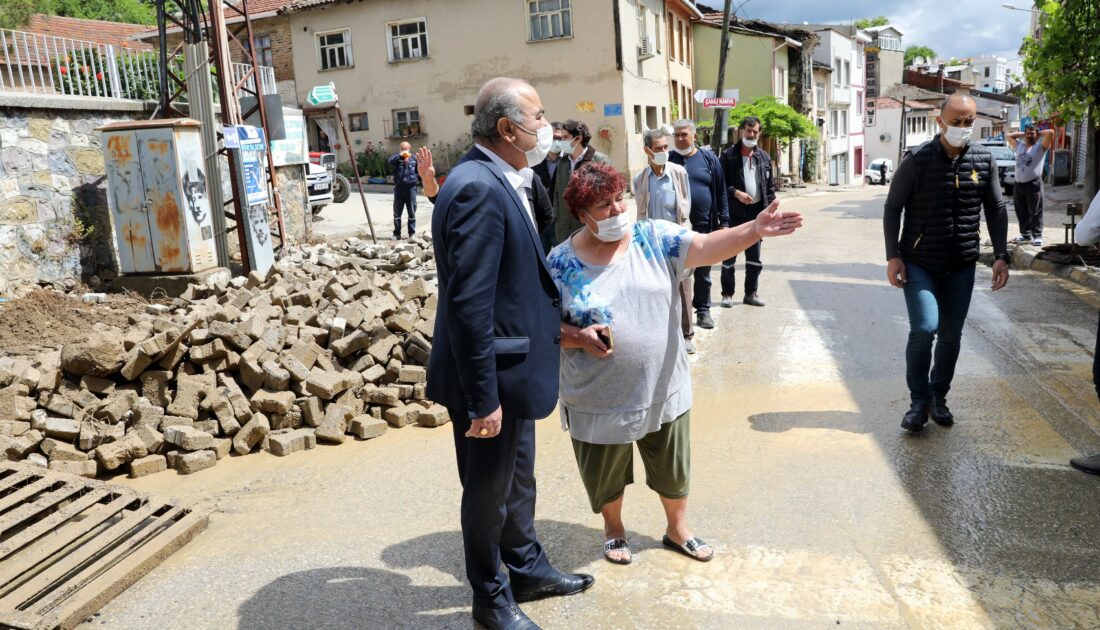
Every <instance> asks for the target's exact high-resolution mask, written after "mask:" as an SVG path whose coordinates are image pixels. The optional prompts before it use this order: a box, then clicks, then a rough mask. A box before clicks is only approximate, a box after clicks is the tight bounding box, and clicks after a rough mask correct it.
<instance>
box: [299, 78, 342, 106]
mask: <svg viewBox="0 0 1100 630" xmlns="http://www.w3.org/2000/svg"><path fill="white" fill-rule="evenodd" d="M335 102H336V85H335V84H334V83H329V84H328V85H318V86H317V87H315V88H313V89H312V90H310V91H309V96H307V97H306V103H309V104H310V105H311V106H313V107H317V106H319V105H329V104H333V103H335Z"/></svg>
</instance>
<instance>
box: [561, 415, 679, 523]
mask: <svg viewBox="0 0 1100 630" xmlns="http://www.w3.org/2000/svg"><path fill="white" fill-rule="evenodd" d="M690 429H691V412H690V411H685V412H684V414H683V415H681V416H680V417H679V418H676V419H675V420H673V421H672V422H666V423H665V424H662V425H661V430H660V431H656V432H654V433H650V434H648V435H646V436H645V437H643V438H642V439H640V440H638V441H637V442H634V443H629V444H589V443H588V442H581V441H579V440H576V439H574V440H573V453H574V454H575V455H576V456H577V466H578V467H579V468H580V472H581V481H583V482H584V489H585V490H586V491H587V492H588V502H589V503H590V504H591V505H592V511H593V512H596V513H599V511H600V509H601V508H603V506H605V505H607V504H608V503H611V502H612V501H615V500H616V499H618V498H619V497H621V496H622V495H623V492H624V491H625V490H626V486H627V485H629V484H632V483H634V444H637V445H638V452H639V453H640V454H641V456H642V464H643V465H644V466H645V481H646V485H647V486H649V487H650V488H652V489H653V491H654V492H656V493H657V494H659V495H661V496H662V497H664V498H666V499H681V498H683V497H686V496H687V495H688V489H689V486H690V477H691V444H690V441H691V440H690Z"/></svg>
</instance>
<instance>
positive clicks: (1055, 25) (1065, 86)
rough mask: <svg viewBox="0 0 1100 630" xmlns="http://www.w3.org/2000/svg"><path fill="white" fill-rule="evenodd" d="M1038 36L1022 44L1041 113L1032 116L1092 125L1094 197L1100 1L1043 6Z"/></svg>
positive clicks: (1099, 137) (1056, 1) (1052, 0)
mask: <svg viewBox="0 0 1100 630" xmlns="http://www.w3.org/2000/svg"><path fill="white" fill-rule="evenodd" d="M1036 8H1037V9H1038V10H1039V34H1038V36H1036V37H1027V38H1025V40H1024V46H1023V54H1024V78H1025V80H1026V83H1027V88H1026V93H1027V95H1028V97H1029V98H1030V99H1031V102H1033V103H1041V104H1042V103H1045V105H1046V107H1048V108H1049V109H1047V111H1045V112H1043V111H1040V109H1039V108H1038V107H1037V108H1035V109H1034V110H1033V111H1032V114H1033V115H1037V116H1051V115H1052V114H1053V113H1056V114H1057V115H1058V116H1059V117H1060V118H1062V119H1073V118H1076V119H1081V120H1088V121H1089V130H1090V133H1091V136H1092V137H1091V138H1090V139H1089V143H1088V146H1089V156H1088V160H1087V161H1088V167H1087V169H1086V171H1087V176H1086V182H1085V188H1086V189H1087V190H1088V191H1090V192H1093V193H1095V191H1096V189H1097V183H1098V181H1097V180H1098V178H1100V173H1097V171H1098V168H1097V167H1098V162H1100V160H1098V158H1097V149H1098V147H1097V145H1098V144H1100V132H1098V130H1097V122H1098V119H1100V112H1098V111H1097V109H1098V108H1100V54H1097V52H1096V51H1098V50H1100V3H1097V2H1096V0H1042V1H1040V2H1036Z"/></svg>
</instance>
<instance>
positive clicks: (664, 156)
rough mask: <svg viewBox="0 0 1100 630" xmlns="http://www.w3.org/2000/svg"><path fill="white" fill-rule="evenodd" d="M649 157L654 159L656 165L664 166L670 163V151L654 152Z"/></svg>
mask: <svg viewBox="0 0 1100 630" xmlns="http://www.w3.org/2000/svg"><path fill="white" fill-rule="evenodd" d="M649 159H650V160H652V161H653V165H654V166H664V165H665V164H667V163H668V151H660V152H657V153H654V154H653V156H652V157H651V158H649Z"/></svg>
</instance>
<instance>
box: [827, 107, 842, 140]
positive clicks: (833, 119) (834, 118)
mask: <svg viewBox="0 0 1100 630" xmlns="http://www.w3.org/2000/svg"><path fill="white" fill-rule="evenodd" d="M838 129H840V112H839V111H837V110H835V109H834V110H832V111H831V112H829V137H830V138H835V137H837V130H838Z"/></svg>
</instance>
